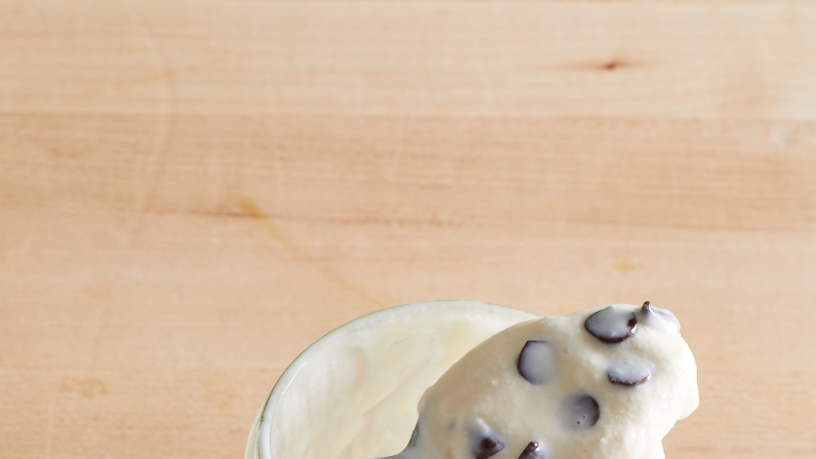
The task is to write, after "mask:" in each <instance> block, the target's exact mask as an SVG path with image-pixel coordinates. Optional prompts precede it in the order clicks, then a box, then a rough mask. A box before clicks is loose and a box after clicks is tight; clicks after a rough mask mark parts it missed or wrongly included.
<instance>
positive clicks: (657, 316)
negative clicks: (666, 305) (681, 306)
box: [639, 301, 680, 335]
mask: <svg viewBox="0 0 816 459" xmlns="http://www.w3.org/2000/svg"><path fill="white" fill-rule="evenodd" d="M639 313H640V318H641V321H643V323H644V324H645V325H646V326H648V327H654V328H655V329H656V330H659V331H661V332H663V333H668V334H673V335H676V334H680V321H679V320H677V317H675V315H674V314H673V313H672V312H671V311H669V310H668V309H661V308H656V307H654V306H652V303H651V302H650V301H647V302H645V303H643V307H641V308H640V311H639Z"/></svg>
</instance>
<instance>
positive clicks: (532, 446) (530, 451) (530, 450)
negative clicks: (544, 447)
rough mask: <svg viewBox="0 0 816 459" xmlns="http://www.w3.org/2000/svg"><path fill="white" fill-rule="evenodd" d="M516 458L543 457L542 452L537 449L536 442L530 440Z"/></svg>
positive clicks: (530, 458) (536, 458)
mask: <svg viewBox="0 0 816 459" xmlns="http://www.w3.org/2000/svg"><path fill="white" fill-rule="evenodd" d="M518 459H544V454H543V453H542V452H541V450H540V449H538V442H537V441H531V442H530V443H529V444H528V445H527V447H526V448H524V451H522V452H521V455H520V456H519V457H518Z"/></svg>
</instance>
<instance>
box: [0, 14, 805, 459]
mask: <svg viewBox="0 0 816 459" xmlns="http://www.w3.org/2000/svg"><path fill="white" fill-rule="evenodd" d="M428 299H478V300H483V301H489V302H495V303H500V304H506V305H510V306H515V307H519V308H522V309H526V310H529V311H532V312H535V313H539V314H561V313H567V312H571V311H574V310H576V309H579V308H583V307H589V306H597V305H601V304H606V303H611V302H627V303H635V304H637V303H639V302H642V301H643V300H645V299H650V300H652V301H653V302H654V303H655V304H656V305H659V306H664V307H668V308H670V309H672V310H674V311H675V312H676V313H677V315H678V316H679V317H680V319H681V321H682V322H683V327H684V328H683V331H684V336H685V337H686V339H687V341H688V342H689V344H690V345H691V347H692V349H693V350H694V352H695V355H696V356H697V361H698V366H699V383H700V392H701V400H702V404H701V406H700V409H699V410H698V412H697V413H696V414H694V415H693V416H692V417H691V418H690V419H688V420H687V421H684V422H682V423H680V424H679V425H678V426H677V428H676V429H675V430H674V431H673V432H672V434H671V435H669V437H667V439H666V451H667V456H668V457H669V458H670V459H681V458H686V459H687V458H702V459H708V458H712V459H713V458H718V459H719V458H723V457H738V458H763V459H764V458H767V457H783V458H787V457H790V458H796V457H802V458H804V457H816V436H814V434H813V431H814V429H816V384H814V380H816V357H814V356H813V349H814V347H816V335H815V334H814V332H816V309H814V308H816V4H813V3H812V2H794V1H770V0H769V1H747V0H745V1H740V0H731V1H722V2H717V3H716V4H715V3H712V2H680V1H661V2H653V3H645V2H637V1H606V2H601V1H599V2H582V1H575V2H553V1H542V2H538V3H534V2H511V3H506V4H505V3H500V2H489V1H485V2H475V1H474V2H470V1H448V2H440V3H431V2H408V1H404V2H384V3H383V2H373V1H372V2H368V1H361V2H351V1H336V2H322V1H310V2H276V1H254V0H246V1H226V0H224V1H202V2H194V1H182V0H167V1H142V2H131V1H121V2H103V1H70V2H68V1H63V2H58V1H46V0H23V1H9V0H0V456H1V457H3V458H8V459H13V458H47V459H51V458H117V459H126V458H191V457H195V458H202V459H204V458H236V457H241V456H242V452H243V447H244V443H245V439H246V436H247V434H248V431H249V427H250V424H251V422H252V420H253V417H254V415H255V413H256V411H257V410H258V408H259V407H260V405H261V403H262V402H263V401H264V399H265V397H266V394H267V392H268V391H269V390H270V389H271V387H272V385H273V383H274V381H275V380H276V378H277V377H278V375H279V374H280V373H281V371H282V370H283V369H284V368H285V366H286V365H287V364H288V362H289V361H291V360H292V359H293V358H294V357H295V356H296V355H297V353H298V352H299V351H300V350H302V349H303V348H304V347H306V346H307V345H308V344H309V343H311V342H312V341H313V340H315V339H316V338H318V337H319V336H321V335H322V334H324V333H326V332H327V331H329V330H330V329H332V328H334V327H336V326H337V325H339V324H341V323H343V322H345V321H348V320H350V319H352V318H355V317H357V316H359V315H361V314H364V313H367V312H370V311H373V310H376V309H379V308H383V307H386V306H389V305H395V304H400V303H406V302H411V301H418V300H428ZM292 459H296V458H292ZM554 459H559V458H554Z"/></svg>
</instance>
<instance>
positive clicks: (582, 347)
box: [392, 302, 699, 459]
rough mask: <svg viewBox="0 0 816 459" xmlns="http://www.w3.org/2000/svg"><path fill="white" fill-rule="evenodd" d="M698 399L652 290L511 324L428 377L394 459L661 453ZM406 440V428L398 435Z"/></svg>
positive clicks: (686, 353)
mask: <svg viewBox="0 0 816 459" xmlns="http://www.w3.org/2000/svg"><path fill="white" fill-rule="evenodd" d="M698 403H699V398H698V393H697V368H696V365H695V362H694V357H693V356H692V353H691V350H690V349H689V347H688V346H687V345H686V342H685V341H684V340H683V338H682V337H681V336H680V324H679V322H678V321H677V319H676V318H675V316H674V315H673V314H672V313H671V312H669V311H667V310H663V309H659V308H655V307H652V306H651V305H650V304H649V303H648V302H647V303H645V304H644V305H643V306H642V307H636V306H630V305H619V304H616V305H611V306H605V307H601V308H595V309H589V310H584V311H580V312H577V313H575V314H572V315H568V316H564V317H544V318H538V319H533V320H530V321H525V322H522V323H519V324H517V325H514V326H512V327H510V328H508V329H506V330H504V331H502V332H500V333H498V334H496V335H495V336H493V337H491V338H489V339H487V340H486V341H484V342H483V343H481V344H480V345H478V346H476V347H475V348H473V349H472V350H471V351H470V352H468V353H467V354H466V355H465V356H464V357H463V358H461V359H460V360H459V361H458V362H456V363H455V364H453V366H452V367H451V368H450V369H448V371H447V372H445V373H444V374H443V375H442V376H441V377H440V378H439V380H438V381H437V382H436V383H435V384H434V385H432V386H431V387H430V388H428V389H427V390H426V391H425V393H424V395H423V396H422V398H421V400H420V402H419V405H418V412H419V421H418V422H417V424H416V427H415V429H414V432H413V434H412V436H411V439H410V441H409V442H408V446H407V447H406V448H405V449H404V450H403V451H402V452H401V453H399V454H398V455H396V456H392V457H393V458H395V459H396V458H399V459H487V458H496V459H516V458H518V459H589V458H592V459H601V458H603V459H661V458H663V457H664V455H663V447H662V439H663V437H664V436H665V435H666V434H667V433H668V432H669V431H670V430H671V428H672V427H673V426H674V424H675V422H676V421H678V420H680V419H683V418H685V417H687V416H688V415H689V414H691V413H692V412H693V411H694V410H695V409H696V408H697V405H698ZM406 440H407V439H406Z"/></svg>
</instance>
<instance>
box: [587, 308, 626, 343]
mask: <svg viewBox="0 0 816 459" xmlns="http://www.w3.org/2000/svg"><path fill="white" fill-rule="evenodd" d="M584 328H586V331H588V332H589V333H590V334H591V335H592V336H594V337H596V338H598V339H599V340H601V341H603V342H604V343H607V344H614V343H620V342H621V341H624V340H626V339H627V338H629V337H630V336H632V335H633V334H634V333H635V331H637V317H635V313H634V312H632V311H631V310H629V309H626V308H624V307H622V306H616V305H612V306H607V307H606V308H604V309H601V310H600V311H598V312H596V313H595V314H592V315H591V316H589V317H588V318H587V320H586V322H584Z"/></svg>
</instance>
